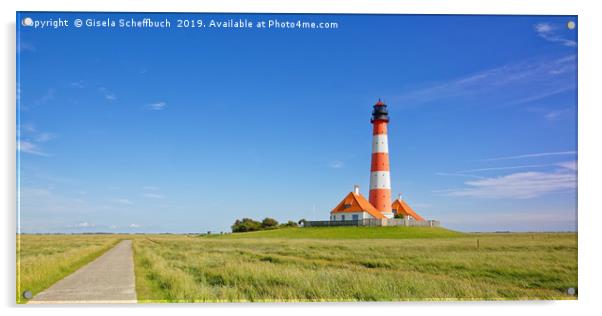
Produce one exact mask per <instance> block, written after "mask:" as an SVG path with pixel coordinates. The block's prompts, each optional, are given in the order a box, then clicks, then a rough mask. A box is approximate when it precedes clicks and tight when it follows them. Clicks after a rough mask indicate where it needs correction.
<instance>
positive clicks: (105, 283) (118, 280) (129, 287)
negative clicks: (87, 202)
mask: <svg viewBox="0 0 602 316" xmlns="http://www.w3.org/2000/svg"><path fill="white" fill-rule="evenodd" d="M135 284H136V279H135V276H134V257H133V253H132V241H131V240H124V241H122V242H120V243H119V244H117V245H116V246H115V247H113V248H112V249H111V250H109V251H107V252H106V253H105V254H103V255H102V256H100V257H98V258H97V259H96V260H94V261H92V262H90V263H89V264H87V265H85V266H84V267H82V268H81V269H79V270H77V271H75V272H74V273H73V274H71V275H69V276H67V277H66V278H64V279H62V280H60V281H58V282H57V283H55V284H54V285H52V286H51V287H49V288H48V289H46V290H44V291H42V292H40V293H39V294H38V295H36V296H35V297H34V298H33V299H31V300H30V301H29V304H47V303H136V285H135Z"/></svg>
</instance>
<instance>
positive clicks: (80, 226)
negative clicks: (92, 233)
mask: <svg viewBox="0 0 602 316" xmlns="http://www.w3.org/2000/svg"><path fill="white" fill-rule="evenodd" d="M95 226H96V225H94V224H90V223H88V222H81V223H77V224H75V227H77V228H89V227H95Z"/></svg>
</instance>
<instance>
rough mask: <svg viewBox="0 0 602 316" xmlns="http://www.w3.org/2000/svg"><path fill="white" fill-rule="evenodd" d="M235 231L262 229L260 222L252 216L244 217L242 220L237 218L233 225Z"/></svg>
mask: <svg viewBox="0 0 602 316" xmlns="http://www.w3.org/2000/svg"><path fill="white" fill-rule="evenodd" d="M231 228H232V232H233V233H238V232H252V231H257V230H261V229H262V225H261V223H260V222H258V221H255V220H253V219H251V218H243V219H242V220H238V219H237V220H236V221H235V222H234V224H233V225H232V226H231Z"/></svg>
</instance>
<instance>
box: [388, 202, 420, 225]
mask: <svg viewBox="0 0 602 316" xmlns="http://www.w3.org/2000/svg"><path fill="white" fill-rule="evenodd" d="M391 208H392V209H393V212H395V211H396V210H397V214H400V215H403V216H407V215H409V216H412V217H413V218H414V219H415V220H417V221H424V220H425V219H424V218H423V217H422V216H420V215H418V213H416V212H414V210H413V209H412V208H411V207H410V206H409V205H408V203H406V202H405V201H404V200H400V199H397V200H395V202H393V204H392V205H391Z"/></svg>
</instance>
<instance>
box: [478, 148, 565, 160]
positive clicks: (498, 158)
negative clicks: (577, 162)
mask: <svg viewBox="0 0 602 316" xmlns="http://www.w3.org/2000/svg"><path fill="white" fill-rule="evenodd" d="M566 155H577V151H575V150H567V151H553V152H544V153H533V154H524V155H515V156H505V157H496V158H487V159H480V160H479V161H496V160H511V159H524V158H537V157H549V156H566Z"/></svg>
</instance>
